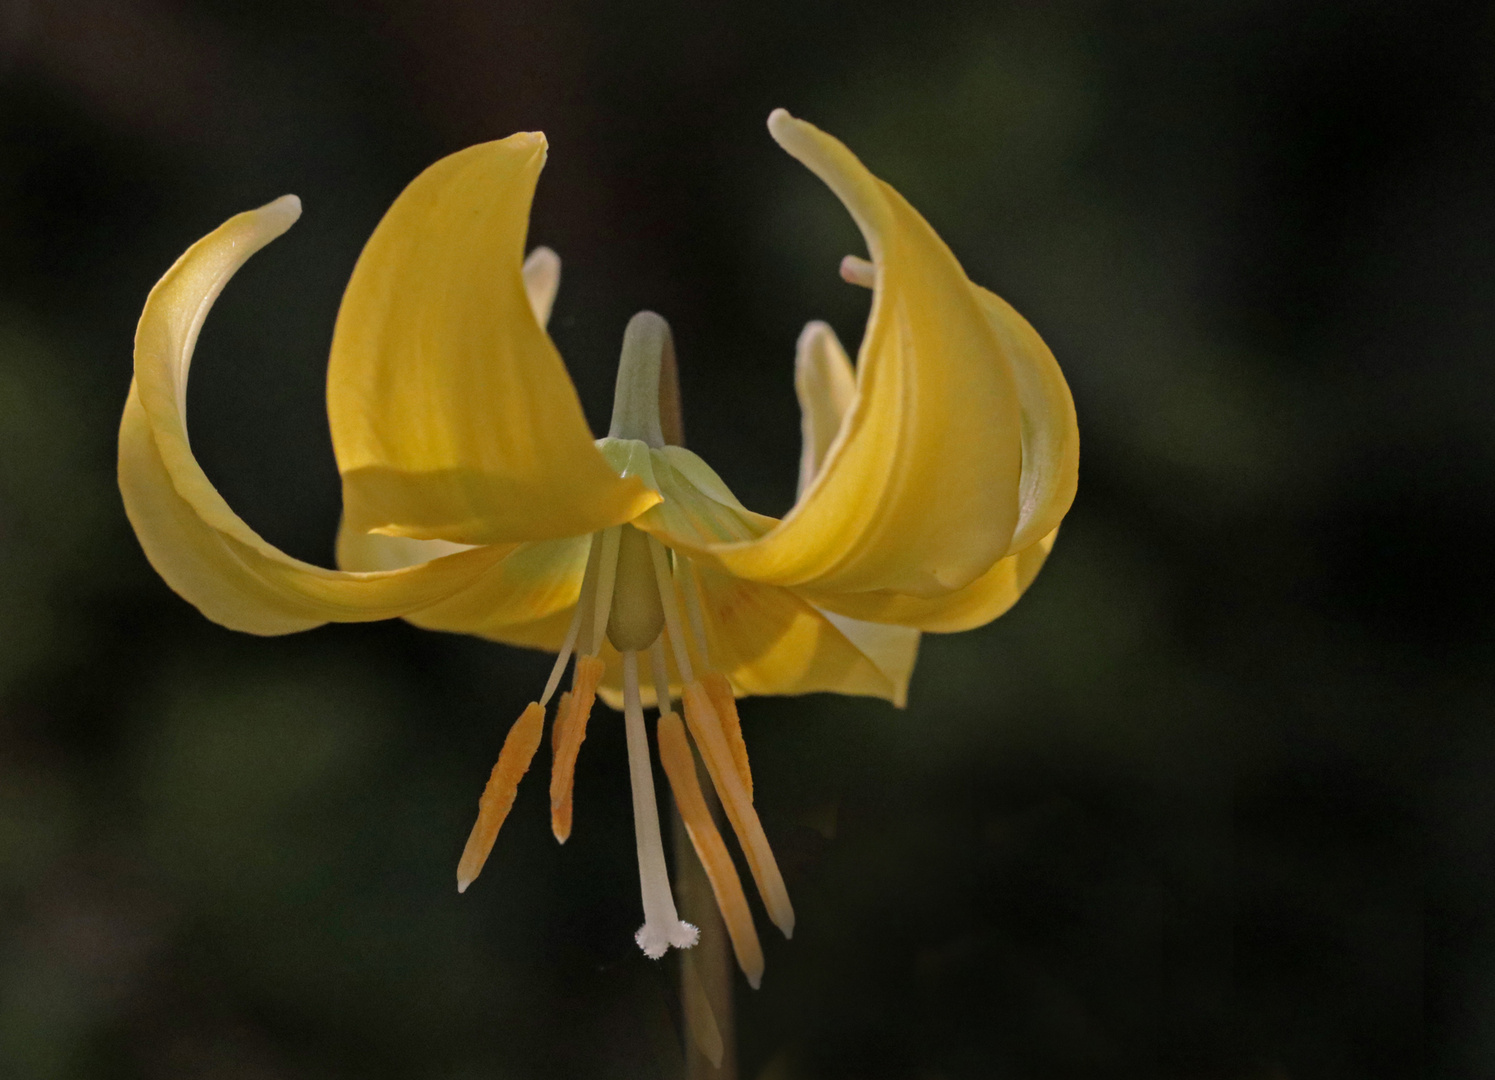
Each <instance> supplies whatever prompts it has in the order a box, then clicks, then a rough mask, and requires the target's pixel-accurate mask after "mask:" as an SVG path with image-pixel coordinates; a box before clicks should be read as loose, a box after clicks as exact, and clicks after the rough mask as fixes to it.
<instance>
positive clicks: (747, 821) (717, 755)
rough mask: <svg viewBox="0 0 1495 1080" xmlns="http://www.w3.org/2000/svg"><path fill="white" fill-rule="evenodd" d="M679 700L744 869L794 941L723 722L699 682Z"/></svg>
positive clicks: (789, 914)
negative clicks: (736, 844)
mask: <svg viewBox="0 0 1495 1080" xmlns="http://www.w3.org/2000/svg"><path fill="white" fill-rule="evenodd" d="M683 700H684V703H685V722H686V723H687V724H689V725H690V733H691V735H693V736H694V737H695V740H696V746H698V747H700V750H701V757H702V758H703V759H704V760H705V762H706V771H707V772H709V773H710V774H711V782H712V784H714V785H715V787H716V793H717V795H719V796H720V797H721V800H722V808H723V809H724V810H726V812H727V820H728V821H730V822H731V823H732V831H733V832H735V833H736V834H737V842H738V844H740V845H741V846H742V853H743V855H744V856H746V857H747V862H748V869H750V870H751V871H752V872H753V880H754V881H755V882H756V883H757V885H758V893H759V895H760V896H762V897H763V905H764V907H766V908H768V917H769V918H770V919H772V920H773V922H774V925H775V926H777V927H778V928H779V929H780V930H782V931H783V932H784V936H785V937H792V936H793V935H794V906H793V905H792V904H791V903H790V902H789V891H788V890H787V889H786V888H784V877H783V875H782V874H780V873H779V864H778V862H777V861H775V859H774V857H773V849H772V848H770V847H769V846H768V837H767V836H765V835H764V834H763V823H762V822H760V821H759V820H758V814H757V812H756V811H755V810H754V809H753V801H752V799H750V798H749V797H748V793H747V789H746V788H745V787H743V784H742V777H741V776H739V775H738V772H737V766H736V762H735V761H734V760H733V758H732V750H731V748H730V747H729V746H728V745H727V738H726V736H725V735H724V734H723V733H722V725H721V720H720V718H719V717H718V716H717V715H716V709H715V708H714V707H713V706H712V704H711V698H710V695H708V694H707V693H706V688H705V687H704V686H702V685H701V684H700V683H698V682H691V683H689V684H687V685H686V687H685V693H684V699H683Z"/></svg>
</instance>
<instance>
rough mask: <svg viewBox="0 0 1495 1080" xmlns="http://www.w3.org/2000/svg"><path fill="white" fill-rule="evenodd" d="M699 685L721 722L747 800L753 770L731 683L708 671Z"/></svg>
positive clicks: (751, 794)
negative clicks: (750, 765)
mask: <svg viewBox="0 0 1495 1080" xmlns="http://www.w3.org/2000/svg"><path fill="white" fill-rule="evenodd" d="M701 685H702V686H704V687H705V688H706V696H707V697H709V698H710V699H711V704H712V706H713V707H715V709H716V715H717V719H719V720H720V721H721V722H722V734H724V735H725V736H726V737H727V745H728V746H729V747H730V748H731V750H732V761H733V763H734V764H735V765H736V766H737V775H738V776H739V777H741V779H742V786H743V787H744V788H746V789H747V796H748V800H749V801H751V800H752V798H753V771H752V769H750V768H748V753H747V743H746V742H745V741H743V738H742V721H741V720H740V719H739V718H738V716H737V697H736V695H735V694H733V693H732V684H731V683H730V682H728V681H727V677H726V676H725V675H723V674H722V673H721V672H720V671H708V672H706V674H704V675H702V676H701Z"/></svg>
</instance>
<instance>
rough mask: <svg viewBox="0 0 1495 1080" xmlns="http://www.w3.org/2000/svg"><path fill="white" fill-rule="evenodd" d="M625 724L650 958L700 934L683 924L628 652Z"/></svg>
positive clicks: (643, 939) (644, 938)
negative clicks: (666, 858)
mask: <svg viewBox="0 0 1495 1080" xmlns="http://www.w3.org/2000/svg"><path fill="white" fill-rule="evenodd" d="M623 721H624V729H625V730H626V731H627V733H628V775H629V778H630V779H631V780H632V781H633V835H634V839H635V841H636V843H637V845H638V880H639V890H640V891H641V892H642V893H643V900H644V925H643V926H641V927H639V931H638V933H637V934H635V935H633V940H634V941H636V942H638V947H639V948H640V949H643V950H644V955H645V956H647V957H649V959H651V960H658V959H659V958H660V957H661V956H663V955H664V954H665V952H666V951H667V950H668V949H669V947H670V946H671V945H673V946H675V948H677V949H688V948H690V947H691V946H692V945H694V944H695V943H696V941H697V940H698V939H699V938H700V936H701V932H700V931H699V930H697V929H696V928H695V927H694V926H692V925H691V924H690V923H688V922H682V921H681V920H680V913H679V912H678V911H676V910H675V897H674V894H673V893H671V892H670V875H669V871H668V870H667V869H666V868H665V864H664V840H663V839H662V838H661V836H660V834H659V807H658V805H657V804H656V803H655V801H654V767H653V765H652V764H650V761H649V736H648V734H647V733H646V732H645V730H644V707H643V705H642V704H641V703H640V701H639V693H638V653H635V652H625V653H624V654H623Z"/></svg>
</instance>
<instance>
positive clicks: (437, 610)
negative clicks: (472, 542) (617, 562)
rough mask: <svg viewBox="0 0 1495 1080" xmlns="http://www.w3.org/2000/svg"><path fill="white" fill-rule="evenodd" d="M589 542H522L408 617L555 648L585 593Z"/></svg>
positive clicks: (461, 631) (460, 631)
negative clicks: (465, 584) (460, 587)
mask: <svg viewBox="0 0 1495 1080" xmlns="http://www.w3.org/2000/svg"><path fill="white" fill-rule="evenodd" d="M591 543H592V538H591V537H590V536H576V537H569V538H567V539H565V540H541V541H536V542H535V543H532V544H520V545H519V547H518V548H516V549H515V550H514V551H513V553H512V554H509V555H506V556H505V557H504V558H503V559H501V560H499V561H498V562H495V563H494V564H493V565H491V566H490V567H489V568H488V569H487V570H486V571H485V572H484V573H483V574H482V575H481V576H479V577H478V578H477V579H475V580H474V581H473V582H472V584H471V585H469V586H468V587H467V588H465V589H463V590H462V591H461V592H460V593H457V594H455V595H454V596H451V597H450V598H448V599H446V600H443V601H441V602H439V603H436V604H432V605H431V606H430V607H426V608H422V609H421V610H420V611H417V612H415V613H413V614H411V615H409V616H407V618H408V619H409V620H410V621H411V622H413V623H414V624H415V625H416V626H421V627H424V628H426V629H427V630H448V631H451V632H453V633H458V634H476V635H478V636H479V637H485V638H490V639H492V640H494V641H503V642H507V643H509V644H516V645H527V646H538V647H540V648H549V649H551V650H552V651H553V650H554V649H556V648H558V647H559V645H560V640H561V638H562V637H564V636H565V632H566V627H567V626H568V625H569V624H570V621H571V612H572V611H573V610H575V608H576V600H577V597H579V596H580V595H581V579H582V576H583V574H584V573H585V572H586V568H587V551H588V549H589V548H590V547H591ZM547 628H548V629H547ZM542 631H544V632H542ZM551 633H553V634H554V643H553V644H552V643H551V641H550V635H551ZM537 638H538V640H537Z"/></svg>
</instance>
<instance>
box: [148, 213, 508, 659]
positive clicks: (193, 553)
mask: <svg viewBox="0 0 1495 1080" xmlns="http://www.w3.org/2000/svg"><path fill="white" fill-rule="evenodd" d="M300 210H301V207H300V203H299V202H298V201H297V200H296V199H295V198H294V197H293V196H287V197H286V198H284V199H279V200H277V201H275V202H273V203H270V204H269V205H268V206H265V207H262V208H261V209H259V210H252V211H249V212H248V213H244V214H239V215H238V216H236V217H234V218H231V219H230V220H229V221H227V222H225V223H224V224H223V225H222V226H220V227H219V228H218V229H216V230H214V231H213V232H212V233H210V234H209V235H208V236H206V237H204V238H203V239H202V240H199V241H198V242H197V243H196V244H194V245H192V247H191V248H189V249H188V250H187V252H186V254H184V255H183V256H182V257H181V258H180V259H178V260H177V262H176V265H174V266H173V267H172V268H171V269H170V270H168V271H167V272H166V275H165V276H164V277H163V278H162V279H161V280H160V282H158V283H157V285H156V287H155V288H154V289H152V290H151V294H150V297H149V298H148V299H147V300H146V304H145V310H144V312H143V313H142V314H141V316H140V325H139V327H138V329H137V330H136V334H135V379H134V381H133V383H132V384H131V386H130V395H129V398H128V399H127V401H126V404H125V411H124V417H123V419H122V420H121V422H120V430H119V487H120V494H121V495H122V496H123V498H124V503H125V512H126V513H127V514H128V515H129V518H130V523H131V524H132V525H133V526H134V527H135V533H136V535H137V536H138V537H139V538H140V544H141V546H142V547H143V548H144V549H145V553H146V557H147V558H148V559H150V561H151V565H152V566H154V567H155V568H156V570H157V571H158V572H159V573H160V575H161V576H162V578H164V579H165V580H166V582H167V584H169V585H170V586H171V587H172V588H173V589H175V590H176V591H177V592H178V593H180V594H181V595H182V596H183V597H184V598H186V599H187V600H188V601H189V602H191V603H192V604H194V605H195V606H196V607H197V608H198V609H199V610H200V611H202V613H203V614H204V615H206V616H207V617H208V618H210V619H212V620H214V621H215V622H219V623H222V624H223V625H224V626H228V627H230V628H232V629H236V630H245V631H248V632H250V633H255V634H284V633H290V632H292V631H295V630H305V629H308V628H310V627H313V626H317V625H319V624H320V623H324V622H328V621H362V620H367V619H384V618H389V617H391V616H395V615H403V614H406V613H408V612H411V611H414V610H416V609H417V608H421V607H424V606H426V605H428V604H431V603H434V602H436V601H438V600H441V599H443V598H445V597H447V596H450V595H451V594H453V593H455V592H458V591H460V590H461V589H463V588H466V587H467V586H468V585H469V584H471V583H472V582H473V581H475V580H476V579H478V578H479V577H480V576H481V575H482V574H483V572H484V571H485V570H486V569H487V568H488V566H489V565H490V564H491V563H493V562H495V561H497V560H498V559H500V558H502V557H503V556H504V555H505V554H506V549H504V548H501V547H495V548H486V549H477V550H473V551H467V552H462V553H460V554H456V555H453V556H451V557H449V558H444V559H439V560H437V561H435V562H429V563H425V564H422V565H420V566H413V567H410V568H408V569H404V570H398V571H393V572H386V573H367V574H355V573H340V572H338V571H335V570H326V569H323V568H322V567H318V566H312V565H311V564H309V563H304V562H301V561H300V560H299V559H293V558H291V557H290V556H288V555H286V554H284V553H283V552H281V551H280V550H278V549H277V548H275V547H272V546H271V545H270V544H268V543H266V542H265V541H264V540H262V539H261V538H260V537H259V535H258V534H256V533H255V532H254V530H252V529H251V528H250V527H249V526H248V525H246V524H245V523H244V521H243V520H242V519H240V518H239V516H238V515H237V514H235V513H234V512H233V510H231V509H230V508H229V506H228V504H227V503H226V502H224V500H223V497H222V496H221V495H219V493H218V491H217V489H216V488H214V487H213V485H212V483H211V482H210V481H209V480H208V478H207V476H206V475H204V473H203V471H202V469H201V467H199V465H198V464H197V460H196V459H195V458H194V457H193V455H192V449H191V447H190V445H189V444H188V440H187V419H186V400H187V375H188V372H189V370H190V367H191V363H192V352H193V349H194V347H195V346H196V344H197V336H198V333H199V331H200V330H201V328H202V324H203V320H204V319H205V318H206V317H207V313H208V310H209V309H210V308H211V307H212V304H213V301H214V300H216V299H217V297H218V294H219V293H220V292H221V291H222V289H223V286H224V285H225V284H226V283H227V282H228V280H229V278H231V277H232V276H233V275H234V272H235V271H237V270H238V268H239V267H240V266H242V265H243V264H244V262H245V261H246V260H247V259H248V258H249V257H250V256H251V255H253V254H254V253H255V252H256V251H258V250H259V249H260V248H261V247H263V246H264V245H265V244H267V243H269V242H270V241H271V240H273V239H275V238H276V237H277V236H279V235H280V234H281V233H283V232H284V231H285V230H286V229H287V228H289V227H290V226H291V224H292V223H293V222H294V221H295V220H296V218H297V216H298V215H299V214H300Z"/></svg>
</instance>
